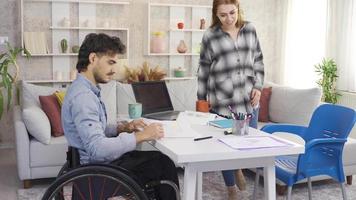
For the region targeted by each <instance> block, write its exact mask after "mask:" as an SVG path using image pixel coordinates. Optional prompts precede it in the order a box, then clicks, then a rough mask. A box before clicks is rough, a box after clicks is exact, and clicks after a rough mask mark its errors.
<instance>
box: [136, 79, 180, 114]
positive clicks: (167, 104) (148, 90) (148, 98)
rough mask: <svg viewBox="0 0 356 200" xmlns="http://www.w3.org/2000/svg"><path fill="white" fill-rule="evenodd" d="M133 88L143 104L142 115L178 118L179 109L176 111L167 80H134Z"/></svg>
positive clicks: (138, 100) (137, 98)
mask: <svg viewBox="0 0 356 200" xmlns="http://www.w3.org/2000/svg"><path fill="white" fill-rule="evenodd" d="M132 89H133V92H134V95H135V98H136V102H139V103H141V104H142V116H143V117H145V118H149V119H156V120H176V119H177V117H178V114H179V111H174V109H173V105H172V101H171V98H170V96H169V93H168V90H167V85H166V82H165V81H147V82H134V83H132Z"/></svg>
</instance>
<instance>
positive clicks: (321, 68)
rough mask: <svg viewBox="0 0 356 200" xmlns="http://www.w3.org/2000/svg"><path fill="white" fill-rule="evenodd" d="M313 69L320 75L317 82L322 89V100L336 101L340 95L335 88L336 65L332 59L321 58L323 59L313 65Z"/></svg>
mask: <svg viewBox="0 0 356 200" xmlns="http://www.w3.org/2000/svg"><path fill="white" fill-rule="evenodd" d="M314 67H315V71H316V72H317V73H318V74H319V75H320V76H321V78H320V79H319V80H318V81H317V84H318V85H320V87H321V88H322V90H323V97H322V100H323V101H324V102H328V103H333V104H335V103H337V100H338V98H339V97H340V96H341V95H340V94H339V93H338V92H337V90H336V80H337V78H338V75H337V66H336V63H335V61H334V60H333V59H325V58H324V59H323V61H322V62H321V63H319V64H317V65H315V66H314Z"/></svg>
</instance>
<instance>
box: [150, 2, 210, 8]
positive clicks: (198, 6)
mask: <svg viewBox="0 0 356 200" xmlns="http://www.w3.org/2000/svg"><path fill="white" fill-rule="evenodd" d="M150 5H151V6H161V7H188V8H212V6H202V5H188V4H167V3H151V4H150Z"/></svg>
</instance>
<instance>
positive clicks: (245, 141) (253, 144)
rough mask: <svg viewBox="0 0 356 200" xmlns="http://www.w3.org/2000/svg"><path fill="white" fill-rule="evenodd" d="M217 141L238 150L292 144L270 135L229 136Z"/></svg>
mask: <svg viewBox="0 0 356 200" xmlns="http://www.w3.org/2000/svg"><path fill="white" fill-rule="evenodd" d="M219 141H221V142H223V143H224V144H226V145H228V146H229V147H231V148H233V149H239V150H248V149H261V148H275V147H287V146H292V145H293V144H291V143H288V142H285V141H282V140H279V139H276V138H274V137H272V136H229V137H224V138H219Z"/></svg>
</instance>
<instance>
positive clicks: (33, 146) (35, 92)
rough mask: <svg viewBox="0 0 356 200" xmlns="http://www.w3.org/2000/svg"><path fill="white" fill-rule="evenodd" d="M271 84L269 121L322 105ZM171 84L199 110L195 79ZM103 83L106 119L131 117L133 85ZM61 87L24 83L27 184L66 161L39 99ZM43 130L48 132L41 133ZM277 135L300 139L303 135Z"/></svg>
mask: <svg viewBox="0 0 356 200" xmlns="http://www.w3.org/2000/svg"><path fill="white" fill-rule="evenodd" d="M267 85H268V84H267ZM269 86H272V94H271V96H270V101H269V118H270V119H271V121H273V122H268V123H291V124H298V125H305V124H307V123H308V121H309V119H310V115H311V113H312V112H313V110H314V109H315V107H316V106H317V105H318V104H320V100H319V99H320V90H318V89H308V90H296V89H293V88H288V87H284V86H279V85H276V84H272V83H269ZM167 87H168V91H169V94H170V97H171V100H172V103H173V106H174V108H175V109H176V110H182V111H183V110H195V101H196V91H197V80H196V79H192V80H179V81H167ZM101 88H102V94H101V96H102V100H103V102H104V104H105V106H106V110H107V112H108V113H107V114H108V122H109V123H116V121H117V119H118V118H120V117H123V116H127V115H128V104H129V103H133V102H135V98H134V94H133V92H132V88H131V85H129V84H123V83H120V82H114V81H112V82H110V83H108V84H105V85H102V86H101ZM57 90H62V89H58V88H55V87H49V86H42V85H33V84H29V83H26V82H22V83H21V84H20V106H15V107H14V127H15V134H16V137H15V141H16V155H17V168H18V175H19V179H20V180H22V181H24V187H25V188H27V187H30V186H31V184H30V183H31V180H33V179H40V178H50V177H56V176H57V173H58V172H59V170H60V168H61V167H62V165H63V164H64V162H65V160H66V151H67V141H66V139H65V137H64V136H60V137H53V136H51V135H50V132H51V131H50V127H49V122H48V118H47V117H46V115H45V114H44V113H43V111H42V110H41V104H40V102H39V96H40V95H50V94H52V93H54V92H55V91H57ZM63 90H65V88H64V89H63ZM303 95H304V96H303ZM31 122H33V123H31ZM36 124H37V125H36ZM264 124H266V123H259V127H261V126H263V125H264ZM41 134H42V135H46V137H43V136H42V138H41ZM279 134H280V135H281V136H282V137H286V138H288V139H290V140H293V141H297V142H300V143H301V142H302V141H301V139H300V138H295V137H291V136H289V135H288V134H285V133H279ZM140 148H141V149H145V148H144V147H140ZM352 152H356V140H355V139H353V138H349V140H348V142H347V143H346V145H345V149H344V168H345V174H346V175H352V174H356V157H354V156H352ZM348 180H350V179H348Z"/></svg>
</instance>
